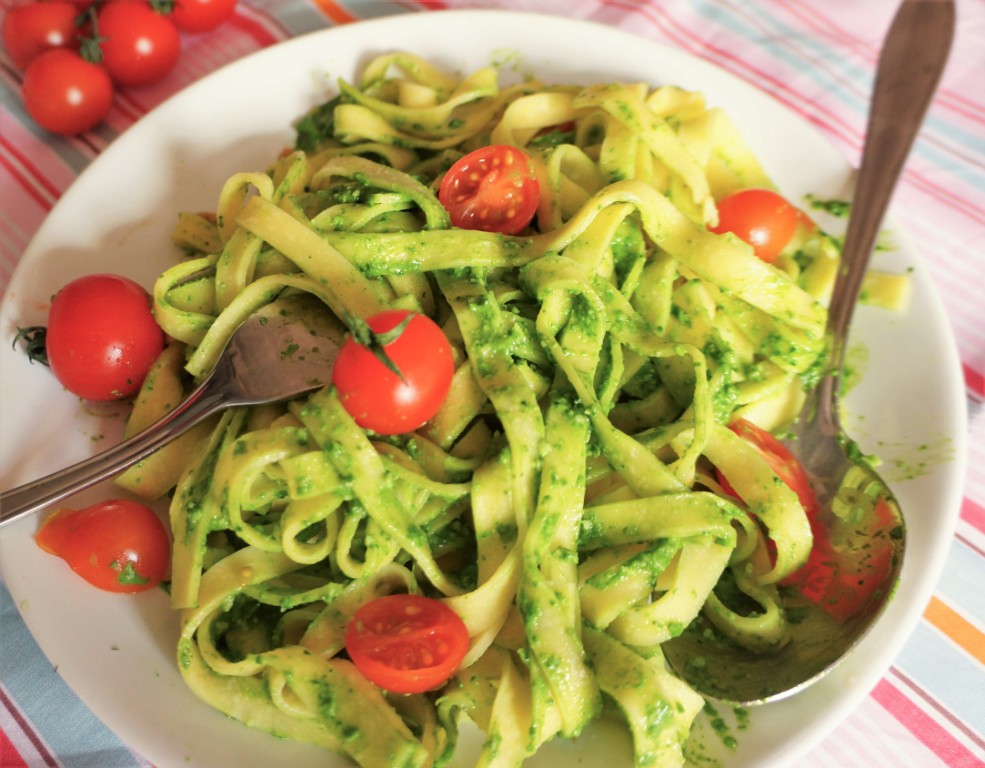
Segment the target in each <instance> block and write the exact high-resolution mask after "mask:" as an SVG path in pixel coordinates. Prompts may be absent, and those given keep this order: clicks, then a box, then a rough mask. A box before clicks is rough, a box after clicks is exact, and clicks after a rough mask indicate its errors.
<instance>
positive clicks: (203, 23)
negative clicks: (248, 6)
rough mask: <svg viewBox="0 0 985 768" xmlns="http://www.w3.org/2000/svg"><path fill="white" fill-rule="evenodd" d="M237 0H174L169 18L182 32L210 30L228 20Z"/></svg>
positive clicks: (194, 32) (195, 32) (234, 9)
mask: <svg viewBox="0 0 985 768" xmlns="http://www.w3.org/2000/svg"><path fill="white" fill-rule="evenodd" d="M236 2H237V0H174V9H173V10H172V11H171V20H172V21H173V22H174V25H175V26H176V27H177V28H178V29H180V30H181V31H182V32H190V33H193V34H197V33H199V32H211V31H212V30H213V29H216V28H218V27H219V26H220V25H221V24H222V23H223V22H225V21H227V20H229V18H231V17H232V15H233V13H234V12H235V11H236Z"/></svg>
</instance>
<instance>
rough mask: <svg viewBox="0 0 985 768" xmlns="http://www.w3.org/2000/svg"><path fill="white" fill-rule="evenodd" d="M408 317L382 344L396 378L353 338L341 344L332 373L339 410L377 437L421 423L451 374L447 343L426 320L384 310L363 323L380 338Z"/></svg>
mask: <svg viewBox="0 0 985 768" xmlns="http://www.w3.org/2000/svg"><path fill="white" fill-rule="evenodd" d="M408 317H410V322H409V323H408V324H407V325H406V327H404V328H403V331H402V332H401V333H400V334H399V336H397V337H396V338H395V339H393V340H391V341H389V342H388V343H384V344H382V352H383V353H384V354H385V355H386V356H387V357H388V358H389V359H390V360H391V361H392V363H393V365H394V366H396V368H397V369H398V370H399V371H400V374H401V375H400V376H398V375H397V374H396V373H394V372H393V371H392V370H391V369H390V368H388V367H387V365H386V364H385V363H384V362H383V361H381V360H380V358H379V357H377V355H376V354H374V351H373V349H371V345H367V344H366V343H365V342H362V343H361V342H360V341H357V340H356V338H355V337H353V336H350V337H349V338H348V339H346V341H345V343H344V344H343V345H342V349H341V350H339V355H338V358H336V360H335V367H334V368H333V370H332V383H333V384H334V385H335V388H336V389H337V390H338V393H339V399H340V400H341V401H342V405H343V406H344V407H345V409H346V410H347V411H348V412H349V413H350V414H351V415H352V418H354V419H355V420H356V423H357V424H358V425H359V426H361V427H363V428H364V429H371V430H373V431H374V432H377V433H379V434H381V435H398V434H402V433H404V432H411V431H413V430H415V429H417V428H418V427H420V426H421V425H422V424H424V423H425V422H427V421H428V420H429V419H430V418H431V417H432V416H434V414H435V413H437V412H438V409H439V408H440V407H441V404H442V403H443V402H444V400H445V396H446V395H447V394H448V390H449V388H450V387H451V379H452V375H453V374H454V372H455V363H454V359H453V357H452V351H451V346H450V345H449V343H448V339H447V338H446V337H445V334H444V331H442V330H441V328H440V327H439V326H438V325H437V323H435V322H434V321H433V320H431V319H430V318H429V317H427V316H425V315H420V314H416V313H412V312H408V311H406V310H388V311H386V312H381V313H379V314H377V315H374V316H373V317H371V318H369V320H368V321H367V325H368V326H369V328H370V329H371V330H372V332H373V333H374V334H376V335H377V336H383V337H385V336H386V334H387V332H390V331H394V329H396V328H397V326H399V325H400V324H401V323H402V322H403V321H404V320H405V319H406V318H408ZM401 376H402V377H403V378H401Z"/></svg>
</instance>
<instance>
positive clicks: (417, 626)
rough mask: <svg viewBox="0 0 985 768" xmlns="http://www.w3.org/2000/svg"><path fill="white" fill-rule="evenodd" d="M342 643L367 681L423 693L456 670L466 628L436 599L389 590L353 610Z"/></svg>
mask: <svg viewBox="0 0 985 768" xmlns="http://www.w3.org/2000/svg"><path fill="white" fill-rule="evenodd" d="M345 648H346V651H347V652H348V654H349V658H350V659H352V663H353V664H355V665H356V669H358V670H359V671H360V672H361V673H362V674H363V676H364V677H366V678H367V679H368V680H369V681H370V682H372V683H375V684H376V685H378V686H380V687H381V688H384V689H386V690H388V691H392V692H393V693H423V692H424V691H430V690H433V689H434V688H437V687H439V686H441V685H442V684H443V683H445V682H446V681H447V680H448V678H450V677H451V676H452V675H453V674H454V673H455V671H456V670H457V669H458V666H459V664H461V663H462V659H463V658H465V654H466V653H467V652H468V649H469V631H468V628H467V627H466V626H465V622H463V621H462V619H461V618H460V617H459V615H458V614H457V613H455V612H454V611H453V610H452V609H451V608H449V607H448V606H447V605H445V604H444V603H442V602H440V601H439V600H433V599H431V598H429V597H423V596H421V595H405V594H395V595H387V596H385V597H380V598H377V599H375V600H371V601H370V602H368V603H366V604H365V605H363V606H362V607H361V608H360V609H359V610H358V611H356V614H355V616H353V617H352V620H351V621H350V622H349V624H348V625H347V626H346V630H345Z"/></svg>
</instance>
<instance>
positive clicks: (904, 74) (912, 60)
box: [827, 0, 955, 372]
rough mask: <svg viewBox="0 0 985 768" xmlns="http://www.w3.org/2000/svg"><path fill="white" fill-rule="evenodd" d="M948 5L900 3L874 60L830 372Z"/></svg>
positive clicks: (923, 103)
mask: <svg viewBox="0 0 985 768" xmlns="http://www.w3.org/2000/svg"><path fill="white" fill-rule="evenodd" d="M954 26H955V11H954V3H953V0H904V2H903V3H902V5H900V7H899V10H898V11H897V12H896V17H895V18H894V19H893V23H892V25H891V27H890V31H889V34H888V35H887V36H886V45H885V46H884V48H883V50H882V53H881V54H880V56H879V65H878V68H877V70H876V78H875V85H874V88H873V95H872V104H871V107H870V110H869V121H868V127H867V128H866V134H865V135H866V139H865V149H864V151H863V153H862V165H861V167H860V168H859V172H858V178H857V180H856V185H855V194H854V199H856V200H860V201H862V200H864V201H865V204H864V205H853V206H852V211H851V215H850V217H849V220H848V229H847V231H846V233H845V244H844V248H843V250H842V263H841V270H840V272H839V276H838V281H837V282H836V284H835V287H834V292H833V294H832V297H831V305H830V311H829V315H828V328H827V330H828V334H829V341H830V343H831V345H832V347H831V359H830V368H829V370H831V371H835V372H836V371H840V369H841V367H842V363H843V361H844V354H845V344H844V342H845V337H846V333H847V330H848V326H849V323H850V322H851V318H852V312H853V310H854V309H855V304H856V302H857V301H858V296H859V292H860V290H861V287H862V278H863V276H864V274H865V270H866V267H867V265H868V262H869V256H870V254H871V253H872V250H873V248H874V247H875V242H876V236H877V234H878V232H879V227H880V226H882V221H883V218H884V217H885V214H886V209H887V208H888V206H889V200H890V197H891V196H892V193H893V189H894V188H895V186H896V182H897V180H898V179H899V176H900V172H901V171H902V169H903V163H904V162H905V161H906V157H907V155H908V154H909V152H910V148H911V146H912V145H913V141H914V139H915V138H916V135H917V133H918V132H919V130H920V126H921V124H922V123H923V118H924V115H925V113H926V111H927V107H928V106H929V105H930V100H931V98H932V96H933V94H934V91H935V90H936V88H937V83H938V81H939V80H940V74H941V72H942V71H943V69H944V63H945V62H946V61H947V58H948V54H949V52H950V49H951V41H952V39H953V37H954Z"/></svg>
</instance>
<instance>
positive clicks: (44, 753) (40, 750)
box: [0, 688, 58, 768]
mask: <svg viewBox="0 0 985 768" xmlns="http://www.w3.org/2000/svg"><path fill="white" fill-rule="evenodd" d="M0 707H3V708H4V710H6V712H7V715H8V716H9V717H10V719H11V720H13V721H14V723H15V724H16V725H17V727H18V728H19V729H20V731H21V733H22V734H24V738H25V739H27V740H28V741H29V742H30V743H31V746H32V747H34V750H35V752H36V753H37V756H38V757H39V758H41V760H43V761H44V765H45V766H51V768H56V766H57V765H58V760H56V759H55V756H54V755H53V754H51V751H50V750H49V749H48V747H47V745H46V744H45V743H44V741H43V740H42V739H41V737H40V736H39V735H38V734H37V733H36V732H35V731H34V728H32V727H31V724H30V722H28V720H27V718H26V717H24V715H23V714H22V713H21V711H20V710H19V709H18V708H17V705H16V704H14V702H13V701H11V699H10V697H9V696H7V692H6V691H5V690H4V689H3V688H0ZM32 768H33V766H32Z"/></svg>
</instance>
